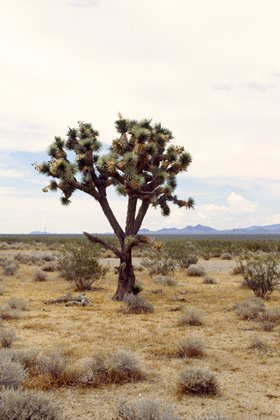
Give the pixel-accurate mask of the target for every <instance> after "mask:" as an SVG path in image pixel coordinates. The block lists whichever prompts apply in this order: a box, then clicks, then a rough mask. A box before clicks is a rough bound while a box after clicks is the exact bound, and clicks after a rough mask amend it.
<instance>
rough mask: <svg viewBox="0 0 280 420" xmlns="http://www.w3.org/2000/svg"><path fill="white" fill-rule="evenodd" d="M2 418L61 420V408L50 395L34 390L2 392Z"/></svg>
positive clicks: (14, 419) (0, 399)
mask: <svg viewBox="0 0 280 420" xmlns="http://www.w3.org/2000/svg"><path fill="white" fill-rule="evenodd" d="M0 419H1V420H60V419H62V417H61V409H60V406H59V405H58V404H57V403H55V402H54V401H53V400H52V399H51V398H50V397H49V396H47V395H45V394H39V393H37V392H34V391H22V390H12V389H11V390H6V391H3V392H1V393H0Z"/></svg>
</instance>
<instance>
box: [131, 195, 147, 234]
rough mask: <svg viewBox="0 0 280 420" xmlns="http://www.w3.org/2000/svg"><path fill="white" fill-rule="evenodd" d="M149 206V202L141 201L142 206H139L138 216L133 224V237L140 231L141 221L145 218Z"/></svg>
mask: <svg viewBox="0 0 280 420" xmlns="http://www.w3.org/2000/svg"><path fill="white" fill-rule="evenodd" d="M149 205H150V201H149V200H143V201H142V204H141V206H140V208H139V210H138V214H137V217H136V219H135V222H134V230H133V234H134V235H136V234H137V232H138V230H139V229H140V227H141V225H142V222H143V219H144V217H145V216H146V213H147V211H148V208H149Z"/></svg>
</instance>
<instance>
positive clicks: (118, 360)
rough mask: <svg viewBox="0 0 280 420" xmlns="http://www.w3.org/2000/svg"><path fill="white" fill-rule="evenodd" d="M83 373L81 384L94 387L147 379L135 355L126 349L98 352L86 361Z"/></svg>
mask: <svg viewBox="0 0 280 420" xmlns="http://www.w3.org/2000/svg"><path fill="white" fill-rule="evenodd" d="M83 371H84V374H83V375H82V376H81V377H80V382H81V383H82V384H84V385H92V386H94V387H99V386H103V385H107V384H112V383H114V384H124V383H127V382H136V381H140V380H143V379H145V378H146V374H145V373H144V371H143V370H142V368H141V366H140V363H139V362H138V360H137V359H136V357H135V355H134V354H133V353H132V352H130V351H128V350H125V349H119V350H117V351H115V352H104V351H99V352H97V353H96V354H95V355H94V356H93V357H92V358H87V359H85V360H84V362H83Z"/></svg>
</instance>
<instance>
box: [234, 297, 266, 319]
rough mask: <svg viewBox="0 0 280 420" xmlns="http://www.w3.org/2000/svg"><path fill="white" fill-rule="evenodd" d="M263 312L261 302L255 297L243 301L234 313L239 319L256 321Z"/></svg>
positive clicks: (263, 307)
mask: <svg viewBox="0 0 280 420" xmlns="http://www.w3.org/2000/svg"><path fill="white" fill-rule="evenodd" d="M265 311H266V309H265V304H264V302H263V300H262V299H261V298H257V297H252V298H247V299H243V300H242V301H241V302H240V303H238V304H237V305H236V308H235V312H236V313H237V315H238V316H239V317H240V318H241V319H251V320H257V319H259V318H260V317H261V316H262V314H263V313H264V312H265Z"/></svg>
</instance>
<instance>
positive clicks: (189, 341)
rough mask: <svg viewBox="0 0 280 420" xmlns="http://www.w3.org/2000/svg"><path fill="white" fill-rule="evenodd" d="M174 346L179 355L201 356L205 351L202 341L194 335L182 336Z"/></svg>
mask: <svg viewBox="0 0 280 420" xmlns="http://www.w3.org/2000/svg"><path fill="white" fill-rule="evenodd" d="M176 346H177V351H178V356H179V357H202V356H204V355H205V353H206V348H205V344H204V342H203V341H202V340H201V339H200V338H197V337H194V336H189V337H187V338H182V339H181V340H179V341H178V343H177V344H176Z"/></svg>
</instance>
